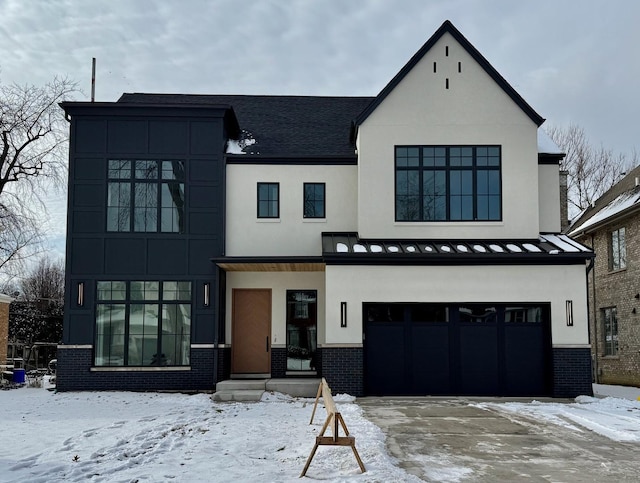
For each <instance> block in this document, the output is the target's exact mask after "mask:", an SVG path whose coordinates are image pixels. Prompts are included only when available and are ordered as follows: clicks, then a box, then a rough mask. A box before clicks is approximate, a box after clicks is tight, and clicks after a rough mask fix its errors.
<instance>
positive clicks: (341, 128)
mask: <svg viewBox="0 0 640 483" xmlns="http://www.w3.org/2000/svg"><path fill="white" fill-rule="evenodd" d="M372 100H373V97H314V96H251V95H196V94H142V93H134V94H123V95H122V97H120V99H119V100H118V102H122V103H147V104H173V105H176V104H199V105H226V104H228V105H230V106H232V108H233V110H234V112H235V114H236V117H237V118H238V122H239V124H240V128H241V129H243V130H246V131H248V132H249V133H250V135H251V136H252V137H253V138H254V139H255V140H256V143H255V144H253V145H251V146H248V147H247V148H246V149H245V152H247V153H254V154H258V153H259V154H260V155H261V156H287V157H289V156H300V157H308V156H353V155H354V149H355V147H354V145H353V144H352V143H351V142H350V133H351V123H352V121H353V120H355V118H356V117H358V115H359V114H360V113H361V112H362V111H363V110H364V109H365V108H366V107H367V106H368V105H369V103H370V102H371V101H372Z"/></svg>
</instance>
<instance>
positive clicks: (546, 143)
mask: <svg viewBox="0 0 640 483" xmlns="http://www.w3.org/2000/svg"><path fill="white" fill-rule="evenodd" d="M538 153H539V154H564V153H563V152H562V149H560V148H559V147H558V145H557V144H556V143H554V142H553V139H551V137H550V136H549V135H548V134H547V133H546V132H545V131H544V130H543V129H540V128H538Z"/></svg>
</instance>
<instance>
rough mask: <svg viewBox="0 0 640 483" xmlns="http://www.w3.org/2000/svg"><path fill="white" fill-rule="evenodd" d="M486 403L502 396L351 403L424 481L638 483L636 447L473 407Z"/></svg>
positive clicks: (639, 470)
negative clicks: (597, 482) (357, 406)
mask: <svg viewBox="0 0 640 483" xmlns="http://www.w3.org/2000/svg"><path fill="white" fill-rule="evenodd" d="M514 400H515V401H524V400H518V399H514ZM538 400H541V399H538ZM487 401H492V402H506V400H505V399H503V398H501V399H493V398H483V399H475V398H474V399H471V398H456V399H447V398H362V399H358V401H357V402H358V405H360V406H361V407H362V408H363V410H364V414H365V416H366V418H367V419H369V420H370V421H371V422H373V423H374V424H376V425H377V426H379V427H380V428H381V429H382V430H383V431H384V433H385V434H386V436H387V448H388V450H389V452H390V453H391V454H392V455H393V456H394V457H395V458H397V459H398V461H399V465H400V466H401V467H402V468H404V469H405V470H406V471H407V472H409V473H411V474H413V475H415V476H417V477H419V478H421V479H422V480H424V481H460V482H464V481H473V482H478V481H480V482H495V481H527V482H550V481H555V482H592V481H593V482H595V481H623V482H626V481H634V482H636V481H638V478H639V476H638V475H640V459H639V458H638V454H639V451H640V447H639V445H638V444H637V443H623V442H615V441H612V440H610V439H607V438H605V437H604V436H600V435H598V434H596V433H594V432H592V431H587V430H585V431H572V430H569V429H565V428H563V427H562V426H559V425H557V424H551V423H548V422H544V421H539V420H535V419H532V418H528V417H526V416H524V415H521V414H508V415H507V414H506V413H505V414H503V413H500V414H499V413H497V412H494V411H492V410H489V409H483V408H480V407H475V406H473V403H476V402H487ZM528 401H530V400H528ZM548 401H550V402H555V403H558V402H562V400H559V399H553V400H551V399H549V400H548Z"/></svg>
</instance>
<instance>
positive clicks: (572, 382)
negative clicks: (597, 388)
mask: <svg viewBox="0 0 640 483" xmlns="http://www.w3.org/2000/svg"><path fill="white" fill-rule="evenodd" d="M591 384H592V375H591V349H588V348H586V349H569V348H555V347H554V349H553V397H570V398H573V397H576V396H581V395H584V396H593V386H592V385H591Z"/></svg>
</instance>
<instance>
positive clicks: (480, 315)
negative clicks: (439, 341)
mask: <svg viewBox="0 0 640 483" xmlns="http://www.w3.org/2000/svg"><path fill="white" fill-rule="evenodd" d="M459 311H460V322H462V323H465V322H469V323H475V324H495V323H496V321H497V319H496V314H497V310H496V307H495V306H494V305H480V304H477V305H476V304H469V305H461V306H460V308H459Z"/></svg>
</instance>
